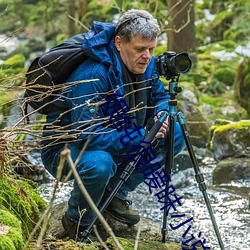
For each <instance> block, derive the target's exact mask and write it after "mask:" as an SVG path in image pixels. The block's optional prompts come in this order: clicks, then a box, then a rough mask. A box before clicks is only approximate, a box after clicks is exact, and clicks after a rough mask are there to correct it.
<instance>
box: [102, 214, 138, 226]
mask: <svg viewBox="0 0 250 250" xmlns="http://www.w3.org/2000/svg"><path fill="white" fill-rule="evenodd" d="M105 212H106V213H107V214H108V215H110V216H111V217H112V218H114V219H116V220H117V221H119V222H121V223H123V224H127V225H129V226H133V225H135V224H137V223H138V222H139V221H140V220H139V221H137V222H135V221H131V220H130V221H128V220H127V219H124V218H123V217H121V216H118V215H117V214H114V213H111V212H110V211H107V210H105Z"/></svg>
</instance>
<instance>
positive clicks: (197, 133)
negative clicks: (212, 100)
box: [180, 101, 210, 148]
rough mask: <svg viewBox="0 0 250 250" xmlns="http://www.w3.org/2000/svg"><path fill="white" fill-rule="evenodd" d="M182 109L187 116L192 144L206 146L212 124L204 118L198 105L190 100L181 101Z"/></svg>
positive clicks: (186, 122) (186, 121) (186, 120)
mask: <svg viewBox="0 0 250 250" xmlns="http://www.w3.org/2000/svg"><path fill="white" fill-rule="evenodd" d="M180 110H181V112H182V113H183V115H184V117H185V124H186V127H187V131H188V134H189V137H190V141H191V143H192V145H194V146H196V147H202V148H206V145H207V143H208V140H209V127H210V124H209V123H208V121H207V120H206V119H205V118H204V116H203V115H202V113H201V111H200V110H199V108H198V106H196V105H194V104H193V103H191V102H188V101H181V108H180Z"/></svg>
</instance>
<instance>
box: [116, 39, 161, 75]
mask: <svg viewBox="0 0 250 250" xmlns="http://www.w3.org/2000/svg"><path fill="white" fill-rule="evenodd" d="M156 44H157V39H154V40H146V39H143V38H142V37H141V36H140V35H136V36H135V37H134V38H133V39H132V40H131V41H130V42H129V43H124V42H123V41H122V39H121V37H119V36H116V37H115V46H116V48H117V50H118V51H119V52H120V56H121V59H122V61H123V62H124V64H125V65H126V66H127V68H128V70H129V71H130V72H132V73H134V74H143V73H144V72H145V71H146V69H147V66H148V64H149V62H150V59H151V57H152V55H153V52H154V48H155V47H156Z"/></svg>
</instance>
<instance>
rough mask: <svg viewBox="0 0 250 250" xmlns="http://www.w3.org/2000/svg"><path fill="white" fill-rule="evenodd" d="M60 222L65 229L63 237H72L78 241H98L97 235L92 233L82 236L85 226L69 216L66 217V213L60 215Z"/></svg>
mask: <svg viewBox="0 0 250 250" xmlns="http://www.w3.org/2000/svg"><path fill="white" fill-rule="evenodd" d="M62 224H63V228H64V230H65V233H66V234H65V237H66V236H68V237H69V238H70V239H73V240H75V241H78V242H85V243H91V242H94V241H98V239H97V237H95V236H93V234H91V233H90V234H89V236H88V237H87V238H86V239H85V238H84V237H83V232H84V230H85V229H86V228H87V227H83V226H80V225H78V223H75V221H73V220H72V219H71V218H69V217H68V215H67V213H65V214H64V216H63V217H62Z"/></svg>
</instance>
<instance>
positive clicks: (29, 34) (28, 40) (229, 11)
mask: <svg viewBox="0 0 250 250" xmlns="http://www.w3.org/2000/svg"><path fill="white" fill-rule="evenodd" d="M130 8H139V9H146V10H148V11H149V12H151V13H152V14H153V15H154V16H155V17H156V18H157V19H158V21H159V23H160V26H161V30H162V33H161V35H160V37H159V43H158V46H157V48H156V50H155V56H159V55H160V54H162V53H164V52H165V51H175V52H177V53H181V52H188V53H189V55H190V56H191V58H192V61H193V67H192V69H191V71H190V73H189V74H188V75H185V76H181V81H187V82H189V83H190V86H191V85H192V84H194V85H195V89H196V90H197V91H199V102H200V103H202V104H209V105H213V108H214V113H215V114H216V115H217V116H218V117H220V116H221V114H220V112H219V110H220V107H222V106H226V105H228V104H230V103H232V102H233V103H234V104H236V107H237V112H234V113H235V114H229V116H228V118H229V119H232V120H239V119H246V118H248V117H249V114H250V104H249V101H248V100H247V99H248V93H249V91H250V83H249V82H250V80H249V66H248V65H249V56H250V52H249V46H250V45H249V37H250V29H249V21H250V3H249V1H247V0H239V1H234V0H228V1H220V0H215V1H211V0H204V1H199V0H197V1H194V0H187V1H181V0H180V1H174V0H169V1H159V0H150V1H135V2H133V3H131V2H129V1H113V0H105V1H94V0H92V1H85V0H84V1H83V0H81V1H74V0H72V1H67V0H45V1H32V0H23V1H22V0H14V1H13V0H0V13H1V16H0V19H1V27H0V33H1V34H4V35H5V36H6V37H5V36H4V39H3V40H1V41H0V48H1V49H0V60H1V61H0V62H1V69H2V70H1V71H0V84H1V86H2V88H1V91H0V100H1V101H0V104H4V103H6V102H7V101H9V100H10V99H11V98H13V97H14V96H15V95H17V92H16V91H17V88H14V89H11V86H12V87H13V86H14V87H15V86H20V85H21V86H22V85H23V84H24V81H25V72H26V70H27V66H28V65H29V63H30V61H31V60H33V59H34V57H35V56H37V55H39V54H41V53H43V52H44V51H46V50H48V49H49V48H51V47H52V46H54V45H57V44H59V43H60V42H62V41H63V40H65V39H66V38H68V37H70V36H72V35H75V34H77V33H84V32H86V31H87V30H88V29H89V28H90V27H91V24H92V21H93V20H98V21H108V22H115V21H116V20H117V18H118V16H119V15H120V14H121V13H122V12H124V11H125V10H127V9H130ZM16 38H17V39H19V43H18V45H17V46H16V47H15V49H13V50H11V51H8V49H6V47H5V44H7V42H8V41H11V40H14V39H16ZM240 65H241V66H240ZM244 65H245V66H244ZM4 86H7V87H8V89H9V90H12V91H8V93H6V89H4V88H3V87H4ZM192 86H193V85H192ZM21 90H22V89H21ZM211 97H212V98H211ZM235 102H236V103H235ZM237 104H239V106H237ZM9 107H10V106H9ZM241 107H242V108H243V109H241ZM8 112H9V108H7V109H6V107H5V108H2V113H3V116H4V118H3V119H5V118H6V115H8ZM222 116H223V114H222ZM218 117H217V118H218ZM223 118H225V117H223ZM212 119H213V118H212ZM4 124H5V123H4V121H3V122H2V126H4Z"/></svg>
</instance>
